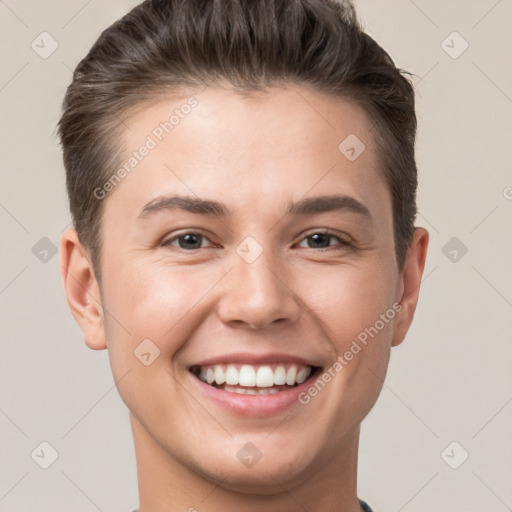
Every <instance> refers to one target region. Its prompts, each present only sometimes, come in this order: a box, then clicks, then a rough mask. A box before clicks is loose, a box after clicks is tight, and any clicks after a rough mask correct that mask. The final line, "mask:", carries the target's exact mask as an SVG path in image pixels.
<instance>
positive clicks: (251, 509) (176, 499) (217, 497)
mask: <svg viewBox="0 0 512 512" xmlns="http://www.w3.org/2000/svg"><path fill="white" fill-rule="evenodd" d="M130 421H131V425H132V431H133V439H134V444H135V455H136V460H137V477H138V485H139V499H140V506H139V512H162V511H163V510H165V511H166V512H185V511H187V512H235V511H236V512H238V511H240V510H244V512H260V511H261V510H265V511H266V512H292V511H293V512H295V511H296V512H303V511H304V510H308V512H320V511H321V512H360V510H361V508H360V506H359V502H358V499H357V490H356V489H357V485H356V478H357V452H358V445H359V429H357V430H356V431H354V432H353V433H352V434H351V435H350V436H349V437H348V438H347V440H346V441H345V442H344V443H343V445H342V446H341V447H340V449H339V450H338V451H337V453H333V454H331V456H330V459H329V460H325V458H323V459H322V460H318V462H317V463H316V467H309V468H308V469H306V470H305V471H304V472H303V473H301V474H296V473H295V474H294V477H293V479H289V478H288V479H287V478H286V476H285V475H283V474H282V472H280V473H279V474H270V472H267V473H266V475H264V476H265V478H264V480H265V481H264V482H263V483H261V485H258V486H256V485H255V486H251V487H247V486H245V487H244V486H242V485H240V483H239V482H237V481H236V478H235V475H234V474H233V472H231V473H229V472H228V473H227V474H225V475H224V474H221V473H220V472H219V474H218V475H216V476H215V475H211V474H208V473H207V472H206V471H204V470H202V469H201V468H200V467H199V465H198V462H197V461H194V460H186V459H185V456H184V454H170V453H168V452H167V451H166V450H165V449H164V448H163V447H162V446H160V445H159V444H158V443H156V442H155V440H154V439H153V438H152V437H151V435H150V434H149V433H148V432H147V430H146V429H145V428H144V427H143V426H142V425H141V424H140V422H139V421H138V420H137V419H136V418H135V417H134V416H133V415H132V414H131V413H130ZM199 462H200V461H199Z"/></svg>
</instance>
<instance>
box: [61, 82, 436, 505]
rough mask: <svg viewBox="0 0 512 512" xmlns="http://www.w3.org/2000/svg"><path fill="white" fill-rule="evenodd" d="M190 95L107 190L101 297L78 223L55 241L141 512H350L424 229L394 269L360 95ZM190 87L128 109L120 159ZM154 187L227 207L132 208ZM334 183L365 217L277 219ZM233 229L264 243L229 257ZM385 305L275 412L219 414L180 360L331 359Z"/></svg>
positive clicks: (238, 237) (413, 285)
mask: <svg viewBox="0 0 512 512" xmlns="http://www.w3.org/2000/svg"><path fill="white" fill-rule="evenodd" d="M194 96H195V97H196V98H197V100H198V106H197V107H196V108H194V109H193V110H192V112H191V113H190V114H189V115H188V116H186V117H185V118H184V119H182V120H180V123H179V125H177V126H176V127H175V129H174V130H173V131H172V132H171V133H170V134H169V135H167V136H166V137H165V138H164V139H163V140H162V142H160V143H159V144H158V146H157V147H156V148H155V149H153V150H152V151H151V152H150V153H149V155H148V156H147V157H146V158H144V159H143V160H142V161H141V162H140V163H139V164H138V166H137V167H136V169H134V170H133V171H132V172H131V173H130V174H129V176H128V177H126V178H125V179H124V180H123V181H122V182H121V183H119V184H118V185H117V186H116V188H115V189H114V190H113V192H111V194H110V195H109V196H107V198H106V199H104V201H105V203H104V205H103V206H104V212H103V217H102V223H103V249H102V251H103V252H102V267H101V272H102V288H101V294H100V288H99V285H98V282H97V280H96V277H95V274H94V271H93V268H92V265H91V258H90V254H89V252H88V251H87V249H86V248H85V247H83V246H82V245H81V244H80V242H79V240H78V237H77V235H76V232H75V231H74V230H73V229H69V230H67V231H66V232H65V233H64V234H63V235H62V240H61V248H60V249H61V251H60V254H61V268H62V278H63V281H64V288H65V292H66V296H67V300H68V304H69V307H70V309H71V312H72V314H73V316H74V317H75V319H76V321H77V322H78V324H79V325H80V327H81V329H82V331H83V334H84V338H85V342H86V344H87V346H88V347H90V348H91V349H95V350H102V349H105V348H107V349H108V351H109V357H110V362H111V367H112V371H113V375H114V377H115V380H116V382H117V388H118V391H119V394H120V396H121V398H122V399H123V401H124V402H125V403H126V405H127V406H128V408H129V410H130V421H131V426H132V430H133V436H134V443H135V450H136V457H137V468H138V479H139V495H140V512H158V511H161V510H169V511H186V510H189V509H191V508H192V507H193V508H195V509H197V510H198V511H199V512H203V511H204V512H221V511H222V512H234V511H238V510H244V511H246V512H256V511H258V512H259V511H261V510H266V511H271V512H290V511H302V510H308V511H310V512H317V511H322V512H329V511H332V512H334V511H336V512H339V511H341V510H342V511H345V512H356V511H359V510H360V508H359V504H358V502H357V496H356V473H357V450H358V442H359V431H360V423H361V421H362V420H363V418H364V417H365V416H366V415H367V414H368V412H369V411H370V409H371V408H372V407H373V405H374V403H375V401H376V400H377V397H378V395H379V393H380V391H381V388H382V383H383V380H384V378H385V375H386V369H387V366H388V361H389V355H390V349H391V347H392V346H395V345H398V344H399V343H401V342H402V340H403V339H404V337H405V334H406V332H407V330H408V328H409V326H410V324H411V321H412V319H413V315H414V311H415V308H416V304H417V300H418V293H419V287H420V282H421V276H422V273H423V269H424V265H425V258H426V252H427V246H428V233H427V231H426V230H425V229H423V228H416V230H415V232H414V237H413V240H412V243H411V245H410V248H409V251H408V254H407V260H406V263H405V266H404V268H403V269H402V271H399V269H398V268H397V264H396V257H395V252H394V242H393V222H392V208H391V196H390V192H389V190H388V188H387V186H386V184H385V182H384V180H383V177H382V175H381V173H380V172H379V170H378V168H379V164H378V159H377V154H376V149H375V145H374V143H373V140H372V133H371V122H370V120H369V118H368V117H367V116H366V114H365V113H364V111H363V110H362V109H361V108H360V107H359V106H357V105H355V104H353V103H351V102H349V101H347V100H342V99H339V98H333V97H329V96H324V95H322V94H320V93H318V92H315V91H313V90H311V89H308V88H306V87H304V86H301V87H298V86H290V85H288V86H287V87H277V86H275V87H273V88H271V89H269V90H268V91H267V92H266V93H254V94H251V95H249V96H246V97H242V96H240V95H239V94H237V93H235V92H233V91H231V90H229V89H227V88H220V87H213V86H210V87H208V88H207V89H206V90H204V91H203V92H197V93H194ZM187 97H188V96H183V97H170V96H169V97H167V98H163V99H161V100H160V101H158V102H155V103H154V104H152V105H151V106H145V108H144V109H138V110H137V111H134V112H133V113H132V114H131V116H130V117H129V118H127V120H126V121H127V124H128V126H129V129H125V131H124V132H123V134H122V142H123V144H124V147H125V149H126V151H127V154H128V153H130V152H131V151H133V150H135V149H136V148H139V147H140V146H141V145H142V144H143V142H144V140H145V139H146V137H147V135H148V134H151V132H152V130H153V129H154V128H155V126H158V124H159V123H160V122H162V121H163V120H165V119H166V118H168V116H169V112H171V111H172V110H174V109H175V108H179V106H180V105H183V104H184V103H185V101H186V99H187ZM350 134H356V135H357V137H358V138H359V139H361V140H362V141H363V142H364V144H365V146H366V149H365V151H364V152H363V153H362V154H361V155H360V156H359V157H358V158H357V159H356V160H355V161H349V160H348V159H347V158H346V157H345V156H344V155H343V154H342V153H341V152H340V151H339V150H338V145H339V144H340V143H341V142H342V141H343V140H344V139H345V138H346V137H347V136H348V135H350ZM166 194H182V195H189V196H193V197H200V198H203V199H215V200H218V201H221V202H223V203H225V204H226V205H227V207H229V208H230V209H231V210H232V211H233V214H232V216H231V217H226V218H221V217H219V216H216V215H200V214H197V213H190V212H186V211H180V210H166V211H160V212H159V213H155V214H152V215H148V216H145V217H144V218H138V216H139V214H140V212H141V210H142V209H143V207H144V206H145V205H146V204H147V203H149V202H150V201H152V200H153V199H155V198H156V197H158V196H162V195H166ZM333 194H344V195H347V196H351V197H353V198H355V199H357V200H358V201H359V202H361V203H363V204H364V205H365V206H366V207H367V208H368V210H369V212H370V215H371V218H367V217H365V216H364V215H361V214H359V213H356V212H354V211H350V210H344V211H333V212H323V213H314V214H301V215H289V216H287V215H285V212H286V210H287V208H288V206H289V203H290V202H291V201H298V200H300V199H302V198H304V197H314V196H321V195H333ZM326 229H327V230H329V231H332V233H333V237H331V238H329V237H327V238H326V239H324V240H323V241H322V240H321V241H320V245H319V244H318V242H317V245H315V244H314V240H313V241H312V240H311V238H308V236H311V235H312V234H314V233H317V232H318V231H322V230H326ZM198 231H199V234H204V235H206V238H203V239H202V240H201V239H199V244H201V246H200V248H196V249H190V248H187V247H189V246H190V244H192V246H193V244H194V242H193V241H192V242H190V241H189V242H188V244H189V245H188V246H187V242H185V246H184V247H185V248H180V246H179V239H177V238H176V237H177V236H178V235H184V234H185V233H197V232H198ZM247 236H252V237H253V238H254V239H255V240H257V242H258V243H259V244H260V246H261V248H262V253H261V255H260V256H259V257H258V258H257V259H256V260H255V261H254V262H252V263H247V262H246V261H245V260H244V259H242V258H241V257H240V256H239V255H238V253H237V252H236V249H237V246H239V244H241V242H242V241H243V240H244V239H245V238H246V237H247ZM336 237H340V238H339V239H338V238H336ZM181 240H182V243H183V239H181ZM326 240H327V241H326ZM167 241H170V242H172V243H171V244H170V245H164V244H163V242H167ZM341 241H348V242H349V243H350V244H351V245H348V246H347V245H346V244H343V243H342V242H341ZM322 244H323V245H322ZM326 246H328V247H329V248H328V249H323V248H322V247H326ZM394 303H400V304H401V310H400V312H399V313H397V314H396V316H395V318H394V319H393V320H391V321H389V322H388V323H386V325H385V327H384V328H383V329H381V330H380V331H379V333H378V335H376V336H375V337H374V338H372V339H371V341H369V343H368V344H367V346H365V347H364V348H363V349H362V350H361V351H360V352H359V353H358V354H357V355H356V356H354V358H353V359H352V360H351V361H350V362H349V363H348V364H347V365H346V366H345V367H344V368H343V370H342V371H341V372H339V373H338V374H337V375H336V377H335V378H334V379H332V380H331V382H330V383H329V384H328V385H327V386H326V387H325V389H323V390H322V391H321V392H320V393H318V395H317V396H316V397H314V398H313V399H312V400H311V401H310V403H308V404H307V405H302V404H294V405H293V407H292V408H291V409H289V410H287V411H286V412H284V413H279V414H276V415H274V416H268V417H260V418H254V417H241V416H238V415H235V414H231V413H230V412H227V411H226V410H224V409H221V408H219V407H218V406H217V405H216V404H214V403H213V402H211V401H209V399H208V398H206V397H205V396H204V394H202V392H200V390H199V389H198V387H197V386H195V385H194V383H193V381H192V379H194V378H195V377H193V376H192V375H191V374H190V372H189V371H188V369H187V368H188V366H189V365H191V364H193V363H194V362H198V361H200V360H204V359H205V358H207V357H213V356H218V355H222V354H226V353H232V352H235V351H236V352H239V351H240V352H249V353H252V354H262V353H268V352H284V353H289V354H294V355H297V356H300V357H303V358H305V359H307V360H311V361H314V362H315V364H316V365H318V366H322V367H324V368H328V367H329V366H331V365H332V364H333V363H334V361H336V358H337V356H338V355H343V354H344V353H345V352H346V351H347V350H348V349H349V347H350V345H351V343H352V341H353V340H355V339H356V338H357V336H358V334H360V333H361V332H362V331H364V330H365V328H368V327H370V326H373V325H375V322H376V321H377V320H378V319H379V315H381V314H383V313H385V312H386V311H388V310H389V309H390V308H392V305H393V304H394ZM147 338H149V339H150V340H152V342H154V343H155V345H157V346H158V348H159V350H160V356H159V357H158V358H157V359H156V360H155V361H154V362H153V363H152V364H151V365H149V366H145V365H143V364H142V363H141V362H140V361H139V360H138V359H137V358H136V357H135V356H134V354H133V351H134V350H135V349H136V347H137V346H138V345H139V344H140V343H141V341H142V340H144V339H147ZM246 442H251V443H253V444H254V445H256V446H257V447H258V449H259V450H260V451H261V453H262V458H261V459H260V460H259V461H258V463H257V464H255V465H254V466H252V467H250V468H249V467H246V466H245V465H244V464H241V462H240V460H239V459H238V458H237V456H236V454H237V452H238V450H240V448H241V447H242V446H243V445H244V444H245V443H246Z"/></svg>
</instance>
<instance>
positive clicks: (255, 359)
mask: <svg viewBox="0 0 512 512" xmlns="http://www.w3.org/2000/svg"><path fill="white" fill-rule="evenodd" d="M230 363H231V364H250V365H259V364H272V363H296V364H302V365H307V366H319V365H317V364H315V363H314V362H312V361H310V360H307V359H304V358H303V357H299V356H295V355H292V354H282V353H277V352H272V353H266V354H250V353H247V352H235V353H232V354H223V355H221V356H216V357H211V358H208V359H203V360H202V361H198V362H197V363H194V364H192V365H190V366H189V368H192V367H193V366H212V365H215V364H230Z"/></svg>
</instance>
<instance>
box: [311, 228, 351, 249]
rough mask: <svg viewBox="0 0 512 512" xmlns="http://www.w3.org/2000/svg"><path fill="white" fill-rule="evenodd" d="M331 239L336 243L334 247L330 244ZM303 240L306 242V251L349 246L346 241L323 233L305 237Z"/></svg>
mask: <svg viewBox="0 0 512 512" xmlns="http://www.w3.org/2000/svg"><path fill="white" fill-rule="evenodd" d="M332 239H335V240H336V241H337V242H338V243H337V244H334V245H333V244H331V241H332ZM303 240H306V241H307V248H308V249H335V248H336V247H337V246H338V247H340V246H341V247H346V246H348V245H350V244H349V243H348V242H347V241H345V240H343V239H341V238H340V237H338V236H336V235H334V234H332V233H328V232H323V231H319V232H316V233H312V234H310V235H308V236H306V237H305V238H304V239H303ZM302 247H304V246H302Z"/></svg>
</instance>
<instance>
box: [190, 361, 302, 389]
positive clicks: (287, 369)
mask: <svg viewBox="0 0 512 512" xmlns="http://www.w3.org/2000/svg"><path fill="white" fill-rule="evenodd" d="M272 366H273V368H272ZM272 366H270V365H263V366H253V365H250V364H243V365H234V364H228V365H222V364H214V365H211V366H202V367H201V371H200V373H199V378H200V379H201V380H202V381H203V382H207V383H208V384H212V383H213V382H215V383H217V384H219V385H220V384H224V383H226V384H229V385H231V386H237V385H240V386H250V387H254V386H256V387H261V388H267V387H271V386H274V385H277V386H279V385H283V384H288V385H289V386H294V385H295V384H302V383H303V382H304V381H305V380H306V379H307V378H308V377H309V375H310V373H311V366H303V365H296V364H291V365H289V364H278V365H272Z"/></svg>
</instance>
